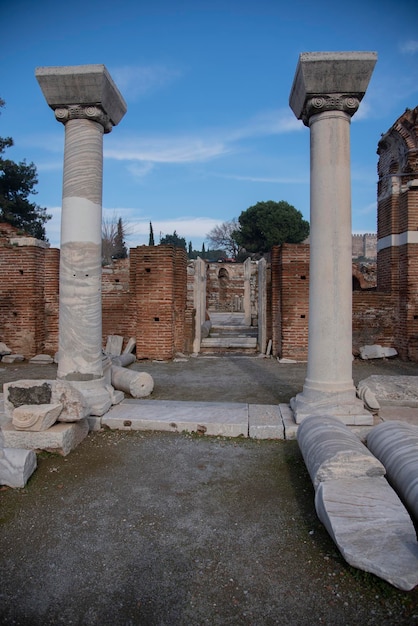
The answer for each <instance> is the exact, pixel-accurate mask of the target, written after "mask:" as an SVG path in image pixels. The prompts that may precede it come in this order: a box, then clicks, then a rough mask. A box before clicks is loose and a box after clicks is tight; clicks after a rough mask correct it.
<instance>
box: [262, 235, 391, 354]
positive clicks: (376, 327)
mask: <svg viewBox="0 0 418 626" xmlns="http://www.w3.org/2000/svg"><path fill="white" fill-rule="evenodd" d="M271 264H272V306H271V310H272V343H273V347H272V353H273V354H274V355H275V356H278V357H280V358H287V359H295V360H299V361H306V360H307V358H308V316H309V246H308V245H306V244H298V245H295V244H284V245H283V246H274V247H273V249H272V260H271ZM353 267H354V270H355V266H353ZM365 286H366V289H364V290H359V291H355V292H353V354H358V352H359V348H360V346H364V345H370V344H374V343H379V344H381V345H383V346H388V347H390V346H393V345H394V329H395V327H396V323H397V302H396V300H395V299H394V298H393V296H392V295H391V294H390V293H378V292H377V291H374V290H370V289H367V287H368V285H367V284H366V285H365Z"/></svg>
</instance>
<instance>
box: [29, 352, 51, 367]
mask: <svg viewBox="0 0 418 626" xmlns="http://www.w3.org/2000/svg"><path fill="white" fill-rule="evenodd" d="M53 362H54V359H53V358H52V356H50V355H49V354H37V355H36V356H34V357H32V358H31V359H30V363H33V364H35V365H49V364H50V363H53Z"/></svg>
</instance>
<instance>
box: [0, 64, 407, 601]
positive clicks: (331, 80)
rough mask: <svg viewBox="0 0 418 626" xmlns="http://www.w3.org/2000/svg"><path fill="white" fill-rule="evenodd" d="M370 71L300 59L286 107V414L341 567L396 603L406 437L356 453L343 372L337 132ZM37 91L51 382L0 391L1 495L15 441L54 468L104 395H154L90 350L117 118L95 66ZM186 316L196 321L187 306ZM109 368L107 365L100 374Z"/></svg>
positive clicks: (357, 412)
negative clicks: (301, 275)
mask: <svg viewBox="0 0 418 626" xmlns="http://www.w3.org/2000/svg"><path fill="white" fill-rule="evenodd" d="M376 58H377V57H376V54H375V53H371V52H364V53H354V52H353V53H351V52H348V53H346V52H344V53H304V54H301V55H300V59H299V64H298V67H297V70H296V75H295V79H294V83H293V87H292V91H291V96H290V106H291V108H292V110H293V112H294V113H295V115H296V117H298V118H299V119H302V120H303V122H304V124H305V125H306V126H309V128H310V136H311V235H310V247H311V249H310V255H311V258H310V264H311V271H310V275H309V276H310V301H309V345H308V372H307V377H306V380H305V384H304V387H303V391H302V393H300V394H298V395H297V396H296V397H295V398H293V399H292V401H291V407H292V410H293V417H294V420H295V422H296V423H297V424H299V427H298V441H299V446H300V448H301V451H302V454H303V457H304V459H305V463H306V465H307V468H308V471H309V473H310V475H311V478H312V481H313V484H314V488H315V492H316V494H315V506H316V510H317V513H318V516H319V518H320V519H321V521H322V522H323V523H324V525H325V527H326V528H327V530H328V532H329V533H330V535H331V537H332V538H333V539H334V541H335V543H336V544H337V546H338V547H339V549H340V551H341V553H342V554H343V556H344V558H346V560H347V561H348V562H349V563H351V564H352V565H354V566H356V567H359V568H361V569H365V570H366V571H370V572H373V573H375V574H377V575H378V576H381V577H382V578H384V579H385V580H387V581H389V582H390V583H392V584H393V585H395V586H397V587H399V588H400V589H405V590H408V589H412V588H413V587H414V586H416V585H417V584H418V567H417V565H418V545H417V541H416V534H415V530H414V526H413V523H412V520H411V516H413V517H414V519H415V522H417V519H416V517H417V510H416V498H417V482H416V480H415V477H416V476H417V475H418V428H417V427H416V426H411V425H405V424H403V425H399V424H398V423H394V424H393V423H390V422H387V423H385V424H382V425H380V426H377V427H376V428H374V429H372V430H371V431H370V433H369V435H368V436H367V444H368V446H369V448H367V447H366V446H365V445H364V444H363V443H362V442H361V441H360V439H359V438H358V437H357V436H356V435H355V434H354V433H353V432H352V431H350V429H349V428H348V425H350V426H351V425H354V426H372V425H373V415H372V413H370V412H369V411H368V410H367V409H366V408H365V406H364V401H366V403H367V406H368V407H369V408H370V409H372V410H373V409H376V406H375V405H376V403H377V398H376V395H375V394H373V391H372V390H371V389H370V388H368V387H366V388H365V390H364V394H363V399H361V398H359V397H358V396H357V393H356V389H355V387H354V384H353V380H352V372H351V369H352V367H351V361H352V351H351V348H352V346H351V333H352V300H351V298H352V272H351V261H350V258H351V215H350V209H351V206H350V205H351V200H350V165H349V128H350V119H351V117H352V116H353V115H354V113H355V112H356V110H357V108H358V106H359V103H360V101H361V99H362V98H363V96H364V93H365V91H366V89H367V85H368V82H369V80H370V77H371V74H372V71H373V68H374V65H375V63H376ZM36 77H37V79H38V81H39V84H40V86H41V89H42V91H43V93H44V95H45V98H46V100H47V102H48V104H49V106H50V107H51V108H52V109H53V110H54V112H55V116H56V118H57V120H58V121H60V122H62V123H64V125H65V156H64V185H63V204H62V232H61V261H60V312H59V359H58V376H57V380H54V381H49V380H45V381H42V380H41V381H18V382H17V383H9V384H8V385H5V411H6V415H7V416H8V417H10V418H11V424H9V425H8V426H6V427H3V429H2V430H3V434H2V437H4V436H6V437H7V438H8V440H9V442H11V444H13V445H12V446H11V447H12V448H13V449H12V450H10V449H9V448H4V444H3V440H2V441H0V482H2V484H9V485H10V486H13V487H17V486H23V485H24V484H25V482H26V480H27V479H28V477H29V476H30V475H31V473H32V472H33V470H34V469H35V466H36V457H35V454H34V452H33V450H24V449H19V446H20V445H21V442H22V441H23V439H22V438H24V440H25V446H26V447H30V448H33V449H37V448H38V447H43V448H48V447H49V448H50V449H54V448H56V445H55V444H54V443H53V442H52V439H51V443H50V445H49V444H48V438H51V437H52V438H53V437H54V436H57V433H58V437H59V439H60V446H61V451H62V452H63V453H64V454H66V453H68V451H69V450H70V449H72V447H73V446H74V445H77V443H78V442H79V441H81V440H82V438H83V437H84V436H85V435H86V434H87V432H88V431H89V429H94V428H95V427H98V425H99V424H100V420H97V419H96V418H100V417H101V416H103V415H104V414H105V413H106V412H107V411H108V409H109V408H110V407H111V406H112V405H113V404H116V403H118V402H120V401H121V400H122V398H123V393H121V392H120V391H119V392H118V391H117V390H116V389H115V388H117V389H118V390H122V391H126V392H127V393H130V394H131V395H134V396H135V394H137V396H136V397H142V396H141V394H142V395H149V393H150V392H151V391H152V386H153V381H152V379H151V380H149V379H148V378H147V377H146V376H145V377H144V376H143V375H142V376H141V374H139V375H138V374H137V373H134V372H130V371H128V370H124V368H123V365H126V364H127V363H128V362H129V360H130V359H129V356H127V355H126V353H125V354H121V353H120V352H121V342H120V341H119V340H118V339H116V338H112V339H111V340H110V345H108V346H107V353H106V352H105V353H103V352H102V348H101V339H102V323H101V322H102V320H101V297H100V280H101V279H100V274H101V255H100V242H101V202H102V198H101V187H102V159H103V150H102V143H103V134H104V133H107V132H110V131H111V130H112V127H113V126H115V125H117V124H118V123H119V121H120V120H121V119H122V117H123V116H124V114H125V112H126V105H125V103H124V101H123V98H122V96H121V95H120V93H119V91H118V90H117V88H116V86H115V85H114V83H113V81H112V79H111V77H110V75H109V74H108V72H107V70H106V68H105V67H104V66H103V65H100V66H79V67H75V68H74V67H60V68H38V69H37V70H36ZM80 159H81V167H80ZM97 172H99V176H98V175H97ZM335 238H337V240H336V242H335V245H333V246H331V247H330V246H328V245H327V242H328V241H329V240H331V239H332V240H335ZM334 268H338V280H335V279H334V278H335V277H334V271H335V270H334ZM324 272H328V274H327V275H326V276H324ZM200 304H201V303H200ZM201 309H202V310H201ZM244 310H245V305H244ZM196 312H197V315H198V316H199V315H201V316H203V314H204V311H203V308H202V307H201V306H200V308H199V302H196ZM203 321H204V320H203ZM115 344H116V345H115ZM115 352H116V353H117V354H114V353H115ZM112 353H113V354H112ZM111 356H113V358H118V359H119V361H118V362H116V361H114V362H113V364H112V359H111ZM363 400H364V401H363ZM40 440H42V446H41V445H39V444H40ZM28 442H29V444H28ZM393 442H395V443H393ZM22 447H23V445H22ZM385 474H386V475H387V478H388V480H386V479H385V478H384V476H385ZM392 487H393V488H392ZM396 492H398V493H399V495H397V493H396ZM405 507H406V508H405ZM408 511H409V512H408ZM382 546H383V549H382Z"/></svg>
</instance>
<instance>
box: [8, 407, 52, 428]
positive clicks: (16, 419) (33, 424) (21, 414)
mask: <svg viewBox="0 0 418 626" xmlns="http://www.w3.org/2000/svg"><path fill="white" fill-rule="evenodd" d="M61 411H62V404H61V403H59V402H58V403H56V404H22V405H21V406H18V407H16V408H15V409H14V410H13V417H12V424H13V426H14V427H15V428H16V430H31V431H41V430H47V429H48V428H50V426H52V425H53V424H55V422H56V421H57V419H58V416H59V414H60V413H61Z"/></svg>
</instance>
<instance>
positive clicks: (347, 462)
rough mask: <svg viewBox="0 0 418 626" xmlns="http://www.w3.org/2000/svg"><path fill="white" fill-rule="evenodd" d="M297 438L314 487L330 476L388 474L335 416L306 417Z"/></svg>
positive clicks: (336, 477) (355, 476)
mask: <svg viewBox="0 0 418 626" xmlns="http://www.w3.org/2000/svg"><path fill="white" fill-rule="evenodd" d="M297 439H298V444H299V447H300V449H301V452H302V455H303V458H304V461H305V464H306V467H307V469H308V472H309V475H310V477H311V479H312V482H313V485H314V487H315V489H317V487H318V485H319V483H321V482H324V481H327V480H335V479H338V478H348V477H350V478H359V477H364V476H384V474H385V468H384V467H383V465H382V463H380V461H378V460H377V459H376V458H375V457H374V456H373V454H371V452H370V451H369V450H368V449H367V448H366V446H365V445H363V444H362V442H361V441H360V440H359V439H358V437H357V436H356V435H355V434H353V433H352V432H351V431H350V429H349V428H347V426H345V425H344V424H343V423H342V422H340V421H339V420H337V419H334V418H332V417H319V416H311V417H307V418H306V419H304V420H303V422H302V423H301V424H300V426H299V428H298V432H297Z"/></svg>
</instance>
